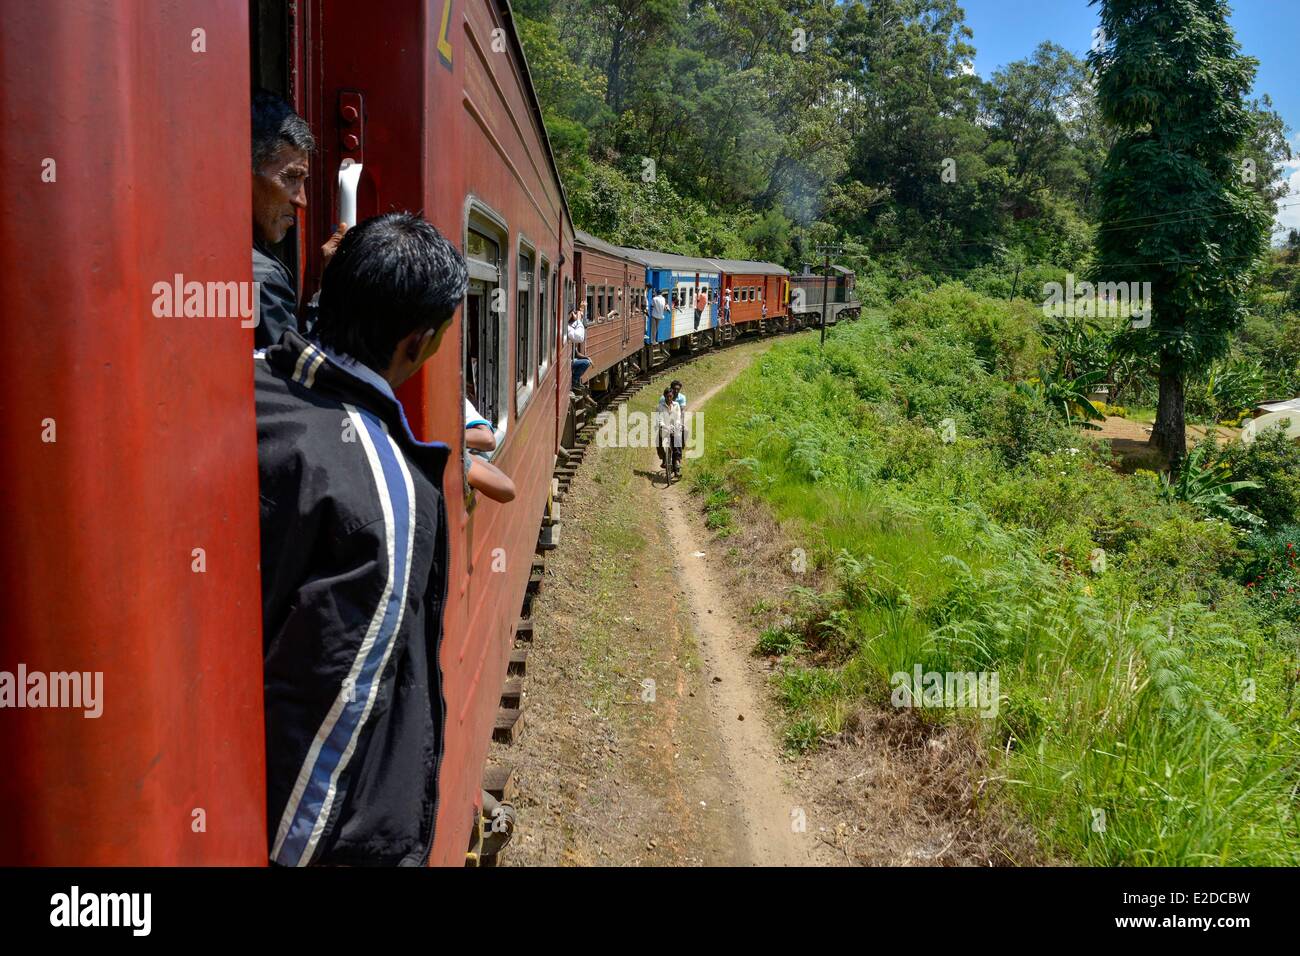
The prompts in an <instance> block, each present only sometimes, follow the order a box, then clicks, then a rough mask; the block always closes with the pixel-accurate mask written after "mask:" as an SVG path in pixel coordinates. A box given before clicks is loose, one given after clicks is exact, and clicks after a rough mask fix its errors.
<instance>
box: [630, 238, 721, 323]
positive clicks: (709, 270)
mask: <svg viewBox="0 0 1300 956" xmlns="http://www.w3.org/2000/svg"><path fill="white" fill-rule="evenodd" d="M624 252H625V253H626V254H627V255H629V256H631V257H633V258H636V259H639V260H641V261H642V262H644V263H645V264H646V282H645V288H646V344H647V345H652V344H658V343H668V342H672V341H673V340H675V339H680V338H683V337H685V336H688V335H691V334H692V333H694V332H704V331H707V330H710V329H713V328H716V327H717V324H718V289H719V286H720V284H721V278H722V277H721V275H720V273H719V270H718V265H717V263H715V262H714V261H713V260H711V259H701V258H697V257H695V256H679V255H676V254H675V253H671V252H654V251H653V250H650V249H625V250H624ZM700 288H704V290H705V291H706V292H707V293H708V296H709V306H708V308H707V309H705V310H704V312H703V313H702V314H701V315H700V324H699V326H698V327H697V326H696V324H695V296H696V293H697V292H698V291H699V290H700ZM656 292H662V293H663V294H664V298H666V299H667V300H668V309H667V310H665V312H664V317H663V319H662V320H660V321H659V322H655V320H654V318H653V317H652V315H651V309H650V303H651V301H652V300H653V299H654V295H655V293H656Z"/></svg>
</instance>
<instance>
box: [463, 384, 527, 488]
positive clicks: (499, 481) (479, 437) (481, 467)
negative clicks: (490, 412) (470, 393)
mask: <svg viewBox="0 0 1300 956" xmlns="http://www.w3.org/2000/svg"><path fill="white" fill-rule="evenodd" d="M496 447H497V436H496V433H495V432H494V431H493V430H492V423H491V422H490V421H488V420H487V419H486V418H484V417H483V416H482V415H480V414H479V413H478V409H477V408H475V407H474V405H473V403H472V402H471V401H470V400H469V399H468V398H467V399H465V448H466V455H465V481H466V483H467V484H468V485H469V486H470V487H471V488H473V489H474V490H475V491H479V492H482V493H483V494H484V495H486V496H487V497H489V498H491V499H492V500H493V501H499V502H501V503H502V504H505V503H506V502H508V501H514V500H515V494H516V491H515V483H514V482H513V481H511V480H510V476H509V475H507V474H506V473H505V472H504V471H502V470H501V469H500V468H498V467H497V466H496V465H494V464H492V463H491V462H490V461H488V460H487V459H486V458H484V457H482V455H481V454H480V453H482V452H491V451H496Z"/></svg>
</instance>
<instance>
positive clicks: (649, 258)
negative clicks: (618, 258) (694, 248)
mask: <svg viewBox="0 0 1300 956" xmlns="http://www.w3.org/2000/svg"><path fill="white" fill-rule="evenodd" d="M623 252H624V253H625V254H626V255H628V256H630V257H631V258H633V259H637V260H639V261H641V262H644V263H645V264H646V265H648V266H649V267H650V268H651V269H673V270H676V271H678V272H718V271H719V269H718V264H717V263H716V262H714V261H713V260H712V259H700V258H698V257H696V256H679V255H677V254H676V253H672V252H655V251H653V250H652V249H628V248H624V249H623Z"/></svg>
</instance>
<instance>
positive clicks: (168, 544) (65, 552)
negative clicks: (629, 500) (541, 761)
mask: <svg viewBox="0 0 1300 956" xmlns="http://www.w3.org/2000/svg"><path fill="white" fill-rule="evenodd" d="M0 14H2V16H3V22H4V30H3V31H0V70H2V71H3V73H2V75H0V80H2V82H0V96H3V98H4V108H5V109H4V112H5V116H6V118H7V121H8V134H9V135H7V136H6V137H5V138H4V140H3V142H2V143H0V161H2V162H3V163H4V168H6V169H9V170H12V171H13V172H14V177H15V180H14V182H15V185H14V187H13V188H12V189H11V190H10V191H9V192H7V193H6V196H5V199H4V206H3V215H2V216H0V237H3V240H4V242H5V248H6V249H7V250H8V252H7V253H6V255H5V256H4V257H3V260H0V294H2V295H3V298H4V301H5V304H6V309H5V312H4V318H3V320H2V321H3V323H4V328H5V341H6V343H7V344H8V345H9V346H10V348H11V349H12V350H14V354H16V355H21V356H22V361H21V362H18V363H16V364H14V365H13V367H12V368H11V369H10V370H9V371H8V372H7V373H6V375H5V376H3V384H2V385H0V422H2V423H3V424H2V425H0V428H3V440H4V445H5V450H6V459H5V460H6V465H5V472H6V476H5V487H6V489H8V491H9V496H8V497H9V500H8V507H7V508H6V509H5V514H6V519H5V520H6V527H5V529H4V533H3V534H2V535H0V569H2V570H3V575H2V577H3V584H2V585H0V588H3V592H2V593H3V602H4V606H5V609H6V616H7V621H6V625H5V628H4V630H3V639H2V641H0V670H10V671H12V670H13V669H15V667H16V666H17V665H18V664H20V663H21V664H23V665H24V666H25V667H26V668H27V669H28V670H31V671H45V672H72V671H77V672H87V673H93V672H101V673H102V675H103V678H102V679H103V699H102V715H101V716H99V717H98V718H95V719H87V718H86V717H83V715H82V713H81V712H80V711H73V710H39V711H38V710H6V711H4V712H3V713H0V722H2V730H0V762H2V763H3V765H4V766H5V770H6V772H5V773H4V774H3V775H0V806H3V808H4V811H5V812H4V813H0V863H5V864H23V863H42V864H173V863H185V864H204V863H240V864H254V865H256V864H262V863H264V862H265V861H266V858H267V855H266V827H265V821H264V816H265V781H264V768H263V754H262V751H263V746H264V741H263V727H262V703H261V633H260V595H259V584H258V581H259V577H258V568H257V560H258V558H257V556H258V525H257V521H258V518H257V514H258V512H257V448H256V433H255V430H254V422H253V395H252V363H251V351H252V343H253V333H252V329H251V328H245V327H241V322H240V320H239V318H238V317H226V318H222V317H212V316H209V317H206V318H199V317H191V318H165V317H160V316H159V314H158V312H157V306H156V300H155V292H154V288H155V283H157V282H164V283H167V282H171V281H172V280H173V277H174V276H182V277H183V280H182V281H184V282H191V281H194V282H199V283H205V284H225V283H228V282H233V283H240V284H245V285H251V279H252V274H251V272H252V270H251V265H250V254H249V249H250V211H249V196H250V193H251V181H250V176H251V172H250V161H249V156H250V149H249V79H250V76H251V77H252V79H253V80H254V82H256V83H258V84H261V85H267V86H271V87H272V88H275V89H277V90H278V91H279V92H281V93H283V94H284V95H286V97H287V98H289V99H290V101H291V102H293V103H295V104H296V106H297V108H298V110H299V112H300V113H302V114H303V115H304V116H305V117H306V118H307V120H308V121H309V123H310V124H311V126H312V128H313V131H314V132H315V134H316V136H317V138H318V140H319V142H320V147H321V148H320V150H319V151H318V153H317V154H316V156H315V157H314V158H313V167H312V178H311V181H310V184H309V190H310V195H309V200H310V209H309V211H308V212H307V213H306V214H305V215H304V216H303V217H302V219H301V221H300V223H299V228H298V231H297V238H296V241H292V242H290V243H289V244H288V246H287V256H288V258H289V259H290V260H291V261H295V264H297V265H299V266H300V268H299V269H298V272H299V274H300V282H301V285H302V288H303V292H304V296H306V295H310V294H311V292H313V291H314V290H315V289H316V288H317V286H318V284H319V271H320V270H319V249H318V247H319V245H320V243H321V242H322V241H323V240H324V238H325V237H326V236H327V235H328V234H329V233H330V231H331V230H332V223H333V222H334V219H335V215H336V212H335V210H336V209H337V208H338V202H339V178H338V171H339V170H340V167H341V166H342V165H343V163H344V161H345V160H351V161H352V162H354V163H360V164H361V176H360V181H359V186H358V188H357V191H356V198H355V201H356V206H357V213H358V216H359V217H360V218H364V217H366V216H370V215H374V214H376V213H379V212H383V211H387V210H389V209H412V210H423V212H424V214H425V215H426V216H427V217H428V218H429V219H430V220H431V221H432V222H434V223H435V224H436V225H437V226H438V228H439V229H441V230H442V231H443V232H444V233H445V234H446V235H448V236H450V237H453V238H454V239H455V240H456V241H457V242H459V243H460V244H461V245H462V248H464V249H465V251H466V254H467V258H468V260H469V262H470V264H471V265H470V269H471V275H472V280H473V284H472V286H471V289H470V292H469V295H468V298H467V301H466V304H465V307H464V308H463V309H461V310H460V312H459V313H458V314H457V316H456V319H455V326H454V331H453V332H452V333H449V334H448V335H446V336H445V338H444V342H445V343H449V347H448V345H444V347H443V349H442V350H441V351H440V352H439V353H438V354H437V355H436V356H435V357H434V358H433V359H432V360H430V362H429V363H428V365H427V366H426V367H425V368H424V370H423V371H422V373H421V374H420V376H419V377H418V378H417V379H416V380H414V381H412V382H411V383H409V384H408V385H407V386H405V387H404V388H403V389H402V393H401V398H402V400H403V402H404V403H405V405H406V408H407V412H408V416H409V418H410V420H411V424H412V427H413V428H414V429H415V431H416V433H417V434H418V435H419V436H420V437H423V438H427V439H442V440H446V441H449V442H450V443H451V444H452V445H453V447H455V448H458V449H459V448H461V440H460V436H461V435H462V434H463V417H462V415H463V407H462V405H463V398H462V396H463V395H464V394H465V392H466V390H468V391H469V392H470V393H472V395H471V397H472V398H473V399H474V400H475V401H476V402H478V404H479V406H480V410H481V411H483V413H484V414H485V416H488V417H490V418H491V420H492V421H493V422H494V423H495V425H496V428H497V431H498V439H499V451H498V452H497V454H496V463H497V464H498V465H499V466H500V467H502V468H503V469H504V470H505V471H506V472H507V473H509V474H510V475H511V477H512V478H513V479H514V481H515V484H516V485H517V487H518V492H519V493H518V497H517V498H516V500H515V501H514V502H513V503H511V504H510V505H498V504H495V503H492V502H489V501H486V500H481V501H476V500H475V498H474V496H473V495H471V494H467V490H466V488H465V485H464V481H463V473H464V472H463V468H462V462H461V460H460V457H459V455H454V456H453V459H452V461H451V462H450V464H449V465H448V471H447V474H446V475H445V478H444V490H445V492H446V496H447V505H448V518H449V522H450V528H449V530H450V533H451V541H452V556H451V558H452V560H451V580H450V583H449V593H448V607H447V610H446V633H447V635H448V637H447V639H446V640H445V641H444V645H443V650H442V666H443V669H444V680H445V693H446V697H447V704H448V720H447V734H446V740H447V750H446V754H445V757H444V760H443V763H442V771H441V776H440V808H439V813H438V821H437V832H436V838H435V842H434V847H433V852H432V858H431V859H432V862H434V863H438V864H461V863H462V862H463V861H464V858H465V851H466V848H467V846H468V845H469V843H470V839H471V833H472V829H473V826H474V824H475V821H476V818H477V804H478V800H479V794H480V779H481V771H482V765H483V761H484V757H485V754H486V750H487V746H488V740H489V736H490V734H491V729H492V726H493V723H494V719H495V715H496V712H497V706H498V698H499V693H500V688H501V685H502V682H503V679H504V676H505V672H506V663H507V658H508V655H509V648H510V646H511V638H512V634H513V629H514V626H515V623H516V620H517V617H518V610H519V607H520V604H521V602H522V598H523V595H524V592H525V589H526V585H527V579H528V574H529V567H530V557H531V555H532V553H533V550H534V546H535V544H536V538H537V530H538V524H539V520H540V516H541V514H542V510H543V508H544V506H545V504H546V500H547V495H548V489H549V485H550V474H551V471H552V468H553V464H554V460H555V455H556V449H557V442H558V437H559V432H560V427H561V424H562V416H563V414H564V413H565V412H566V411H567V396H568V390H569V368H568V363H567V362H566V361H562V360H561V357H562V355H563V353H562V350H561V337H560V329H561V315H562V314H563V313H564V311H565V310H566V308H568V307H571V305H572V303H573V301H574V282H573V273H572V267H573V259H574V254H573V230H572V226H571V223H570V219H569V215H568V211H567V208H566V206H565V201H564V196H563V192H562V190H561V187H560V184H559V179H558V176H557V174H556V171H555V168H554V164H553V160H552V157H551V153H550V149H549V144H548V142H547V139H546V134H545V130H544V127H543V125H542V122H541V118H540V110H539V108H538V105H537V102H536V100H535V98H534V95H533V92H532V89H531V86H530V83H529V79H528V74H527V68H526V66H525V64H524V59H523V55H522V53H521V50H520V47H519V44H518V41H517V38H516V36H515V32H514V28H513V25H512V23H511V18H510V10H509V6H508V4H507V3H506V2H505V0H463V2H453V0H389V2H386V3H384V4H383V5H382V6H380V7H375V6H374V5H365V4H350V3H343V2H335V0H301V2H297V3H289V2H274V0H253V2H252V3H250V2H249V0H204V2H198V0H195V2H191V3H185V2H177V3H168V4H117V3H110V2H104V0H67V2H63V3H60V4H57V5H47V4H32V3H28V2H26V0H0ZM250 40H251V41H252V42H251V43H250ZM250 49H251V51H252V52H251V56H250Z"/></svg>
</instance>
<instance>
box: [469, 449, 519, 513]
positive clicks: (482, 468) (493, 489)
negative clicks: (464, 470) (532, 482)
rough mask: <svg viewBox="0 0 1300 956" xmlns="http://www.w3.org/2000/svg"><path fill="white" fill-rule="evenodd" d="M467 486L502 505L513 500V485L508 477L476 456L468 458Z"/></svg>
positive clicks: (488, 462)
mask: <svg viewBox="0 0 1300 956" xmlns="http://www.w3.org/2000/svg"><path fill="white" fill-rule="evenodd" d="M466 480H467V481H468V482H469V486H470V487H471V488H473V489H474V490H475V491H481V492H483V494H485V495H487V497H489V498H491V499H492V500H493V501H499V502H501V503H502V504H506V503H507V502H510V501H514V500H515V483H514V482H513V481H511V480H510V476H509V475H507V474H506V473H505V472H504V471H502V470H501V469H500V468H498V467H497V466H496V465H494V464H492V463H491V462H490V461H484V460H483V459H482V458H480V457H479V456H478V455H470V456H469V475H468V477H467V478H466Z"/></svg>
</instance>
